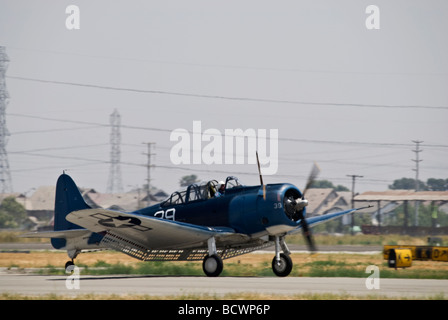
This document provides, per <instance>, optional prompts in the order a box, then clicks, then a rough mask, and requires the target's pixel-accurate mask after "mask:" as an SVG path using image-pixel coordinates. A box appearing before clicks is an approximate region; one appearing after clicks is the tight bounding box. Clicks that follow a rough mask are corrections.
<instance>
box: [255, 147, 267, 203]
mask: <svg viewBox="0 0 448 320" xmlns="http://www.w3.org/2000/svg"><path fill="white" fill-rule="evenodd" d="M255 154H256V155H257V164H258V174H259V175H260V185H261V187H262V188H263V200H266V186H265V185H264V183H263V176H262V175H261V168H260V160H259V159H258V151H255Z"/></svg>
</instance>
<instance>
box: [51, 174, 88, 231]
mask: <svg viewBox="0 0 448 320" xmlns="http://www.w3.org/2000/svg"><path fill="white" fill-rule="evenodd" d="M83 209H90V206H89V205H88V204H87V203H86V202H85V201H84V199H83V197H82V195H81V193H80V192H79V189H78V187H77V186H76V184H75V182H74V181H73V180H72V178H70V176H68V175H66V174H65V173H64V174H62V175H60V176H59V179H58V182H57V184H56V199H55V203H54V231H61V230H64V231H65V230H74V229H83V228H82V227H80V226H78V225H76V224H73V223H71V222H68V221H67V220H66V219H65V217H66V216H67V215H68V214H69V213H70V212H72V211H77V210H83Z"/></svg>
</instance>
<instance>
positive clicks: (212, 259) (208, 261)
mask: <svg viewBox="0 0 448 320" xmlns="http://www.w3.org/2000/svg"><path fill="white" fill-rule="evenodd" d="M223 266H224V265H223V263H222V259H221V257H220V256H218V255H216V254H213V255H211V256H209V255H207V256H205V258H204V261H203V262H202V270H204V273H205V274H206V275H207V277H217V276H219V275H220V274H221V272H222V269H223Z"/></svg>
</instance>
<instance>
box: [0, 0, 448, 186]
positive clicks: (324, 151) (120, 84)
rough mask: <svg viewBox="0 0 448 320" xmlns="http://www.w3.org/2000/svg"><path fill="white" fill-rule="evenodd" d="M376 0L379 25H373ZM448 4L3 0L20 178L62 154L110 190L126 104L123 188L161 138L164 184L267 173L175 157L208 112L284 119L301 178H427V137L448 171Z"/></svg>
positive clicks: (284, 134)
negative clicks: (176, 135) (115, 133)
mask: <svg viewBox="0 0 448 320" xmlns="http://www.w3.org/2000/svg"><path fill="white" fill-rule="evenodd" d="M371 4H374V5H376V6H377V7H378V8H379V10H380V20H379V21H380V29H379V30H369V29H367V28H366V24H365V22H366V19H367V18H368V17H369V14H366V12H365V11H366V7H367V6H368V5H371ZM69 5H76V6H78V7H79V9H80V29H79V30H68V29H67V27H66V19H67V17H68V16H69V14H67V13H66V8H67V6H69ZM447 13H448V2H447V1H445V0H441V1H434V0H432V1H409V0H403V1H370V0H369V1H362V0H353V1H348V0H347V1H346V0H344V1H330V0H322V1H311V0H309V1H297V0H291V1H283V0H280V1H272V0H271V1H260V0H256V1H255V0H253V1H241V0H238V1H236V0H226V1H210V0H207V1H196V0H195V1H185V0H182V1H180V0H173V1H136V0H133V1H115V0H114V1H105V0H104V1H103V0H96V1H76V0H72V1H61V0H39V1H34V0H33V1H31V0H21V1H16V0H11V1H9V0H0V46H5V47H6V50H7V54H8V56H9V59H10V63H9V68H8V70H7V73H6V74H7V78H6V83H7V88H8V91H9V94H10V101H9V105H8V107H7V127H8V129H9V131H10V133H11V136H10V137H9V143H8V145H7V151H8V155H9V163H10V169H11V174H12V179H13V187H14V191H21V192H25V191H27V190H29V189H31V188H35V187H38V186H40V185H53V184H54V183H55V182H56V179H57V177H58V175H59V174H60V173H62V170H64V169H68V173H69V174H70V175H71V176H72V177H73V178H74V179H75V181H76V182H77V183H78V185H79V186H81V187H93V188H96V189H97V190H98V191H100V192H102V191H105V190H106V184H107V179H108V176H109V166H110V164H109V163H108V161H109V159H110V145H109V135H110V127H108V126H107V125H108V124H109V116H110V114H111V113H112V112H113V111H114V109H117V110H118V112H119V113H120V115H121V119H122V125H123V126H126V127H123V128H122V129H121V135H122V146H121V160H122V162H123V164H122V165H121V171H122V180H123V186H124V188H125V190H129V189H131V188H135V187H136V186H141V185H142V184H144V183H145V179H146V168H145V167H144V166H142V165H144V164H145V163H146V159H147V157H146V155H144V153H145V152H146V146H145V145H144V144H142V143H143V142H155V143H156V145H155V148H154V150H153V152H154V153H156V155H155V156H154V157H153V158H152V163H153V164H155V165H156V167H155V168H154V169H153V170H152V171H151V177H152V179H153V180H152V184H153V185H156V186H158V187H160V188H163V189H165V191H167V192H171V191H172V190H173V189H177V188H178V181H179V179H180V177H181V176H183V175H187V174H193V173H196V174H197V175H198V176H199V178H201V179H204V180H205V179H211V178H216V179H218V180H222V179H224V178H225V176H227V175H232V174H234V173H235V172H236V174H235V175H237V176H239V177H240V178H241V179H242V180H243V181H244V182H245V183H246V184H257V183H258V174H257V168H256V166H254V165H238V166H237V165H212V166H207V165H190V166H175V165H174V164H173V163H172V162H171V160H170V156H169V154H170V150H171V148H172V147H173V146H174V144H175V142H172V141H170V138H169V137H170V132H171V131H172V130H174V129H176V128H184V129H187V130H190V131H191V130H192V126H193V121H194V120H198V121H202V129H203V130H206V129H217V130H219V131H220V132H224V130H225V129H236V128H242V129H248V128H253V129H255V130H258V129H268V130H269V129H278V132H279V145H278V152H279V154H278V158H279V167H278V171H277V174H276V175H273V176H266V177H265V182H267V183H277V182H291V183H293V184H296V185H297V186H298V187H299V188H302V187H303V185H304V184H305V180H306V177H307V175H308V172H309V171H310V169H311V166H312V163H313V161H317V162H318V163H319V165H320V167H321V170H322V172H321V176H320V178H321V179H328V180H331V181H333V183H335V184H342V185H345V186H347V187H351V179H350V178H348V177H347V176H346V175H351V174H357V175H363V176H364V178H362V179H358V180H357V184H356V189H357V191H360V192H362V191H368V190H385V189H387V186H388V185H389V184H391V183H392V182H393V180H394V179H399V178H402V177H414V175H415V173H414V172H413V171H412V168H413V167H414V163H413V162H412V161H411V159H413V158H414V157H415V154H414V153H413V152H412V151H411V150H412V149H413V148H414V147H413V143H412V142H411V140H422V141H424V143H423V144H422V149H423V150H424V151H423V152H422V153H421V154H420V155H421V158H422V159H423V162H421V172H420V176H421V179H422V180H424V181H426V179H428V178H431V177H435V178H448V161H447V158H448V157H447V156H448V141H447V138H448V126H447V122H448V121H447V120H448V59H447V57H448V37H447V31H448V19H446V17H447ZM27 79H28V80H27ZM62 83H65V84H62ZM86 85H88V86H86ZM123 89H126V90H123ZM234 98H236V99H234ZM51 119H54V120H57V121H54V120H51ZM183 168H185V170H184V169H183Z"/></svg>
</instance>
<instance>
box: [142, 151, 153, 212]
mask: <svg viewBox="0 0 448 320" xmlns="http://www.w3.org/2000/svg"><path fill="white" fill-rule="evenodd" d="M143 144H146V145H147V147H148V153H144V154H145V155H147V156H148V163H147V165H146V175H147V177H146V181H147V182H148V183H147V184H146V204H147V206H148V207H149V205H150V202H151V168H153V167H155V166H154V165H152V164H151V156H155V153H151V146H153V145H155V144H156V143H155V142H143Z"/></svg>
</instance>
